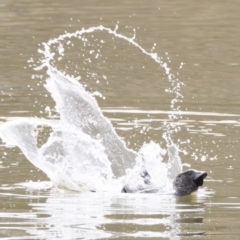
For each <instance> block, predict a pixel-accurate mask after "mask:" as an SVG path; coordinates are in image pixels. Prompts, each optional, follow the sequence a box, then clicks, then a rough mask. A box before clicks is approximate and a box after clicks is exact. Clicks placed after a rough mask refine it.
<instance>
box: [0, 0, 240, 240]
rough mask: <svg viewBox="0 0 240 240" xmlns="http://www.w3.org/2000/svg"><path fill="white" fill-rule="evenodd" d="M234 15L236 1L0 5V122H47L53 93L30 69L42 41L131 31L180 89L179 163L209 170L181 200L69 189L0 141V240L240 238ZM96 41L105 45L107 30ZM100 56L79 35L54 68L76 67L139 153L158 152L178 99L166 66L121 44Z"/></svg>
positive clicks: (23, 0)
mask: <svg viewBox="0 0 240 240" xmlns="http://www.w3.org/2000/svg"><path fill="white" fill-rule="evenodd" d="M239 11H240V2H238V1H216V0H213V1H189V0H187V1H176V0H174V1H166V0H164V1H156V0H153V1H144V0H138V1H126V0H123V1H115V0H114V1H112V0H111V1H110V0H105V1H96V0H95V1H93V0H82V1H77V0H68V1H46V0H38V1H29V0H18V1H13V0H2V1H1V2H0V121H1V122H5V121H9V120H12V119H15V118H18V117H44V118H48V117H49V116H48V113H47V111H45V108H46V107H47V106H50V107H53V106H54V103H53V100H52V98H51V97H50V96H49V95H48V93H47V91H46V89H45V88H44V86H43V84H44V81H41V79H37V78H34V76H32V75H34V74H35V71H34V70H33V66H34V64H37V60H38V59H39V58H40V57H41V55H40V53H39V52H38V49H39V48H40V49H41V48H42V45H41V43H42V42H47V41H48V40H49V39H50V38H54V37H57V36H59V35H60V34H63V33H64V32H65V31H67V32H75V31H76V30H80V29H82V28H89V27H92V26H99V25H104V26H105V27H109V28H112V29H114V28H115V26H116V24H118V32H119V33H121V34H123V35H126V36H128V37H131V36H133V34H134V32H135V33H136V38H135V41H136V42H138V43H139V44H141V46H142V47H144V48H145V49H148V50H149V51H150V50H151V49H152V47H153V46H154V44H156V46H155V49H154V51H155V52H157V53H158V54H159V56H161V57H162V58H163V61H164V62H168V65H169V67H170V68H171V71H172V72H173V73H174V74H175V76H177V78H179V79H180V81H181V82H183V83H184V84H185V86H183V87H182V90H181V94H182V95H183V102H182V103H181V104H179V105H180V108H181V110H182V113H181V118H178V119H177V120H176V123H177V124H179V126H180V127H181V131H179V132H177V133H175V134H174V135H173V136H172V138H173V142H174V143H176V144H179V146H180V148H181V149H183V150H185V151H186V152H187V153H188V154H186V153H184V152H182V153H180V157H181V159H182V162H183V163H185V164H186V166H185V167H184V168H185V169H187V168H188V166H190V167H191V168H196V169H199V170H205V171H207V172H208V177H207V179H206V180H205V183H204V187H205V190H204V191H203V190H200V191H199V192H198V193H197V194H194V195H192V196H187V197H182V198H176V197H174V196H172V195H154V194H153V195H148V194H142V195H141V194H134V195H128V194H126V195H124V194H120V193H119V194H110V193H78V192H71V191H67V190H66V189H54V188H51V187H49V179H48V178H47V176H46V175H45V174H44V173H42V172H41V171H39V170H38V169H36V168H35V167H34V166H33V165H31V163H30V162H28V160H27V159H26V158H25V157H24V155H23V154H22V153H21V152H20V150H19V149H17V148H6V147H5V145H4V143H1V146H0V157H1V159H0V237H1V238H2V239H133V238H134V239H145V238H149V239H151V238H152V239H154V238H155V239H206V238H207V239H222V240H223V239H240V224H239V222H240V189H239V188H240V184H239V182H240V174H239V173H240V167H239V158H238V156H239V153H240V148H239V139H240V136H239V127H240V109H239V106H240V94H239V89H240V79H239V75H240V74H239V73H240V69H239V64H240V60H239V59H240V58H239V57H240V41H239V39H240V31H239V27H240V15H239ZM94 37H97V38H98V39H100V38H101V39H103V40H104V41H106V42H108V39H107V36H105V35H104V34H103V33H98V35H97V36H93V38H94ZM108 37H109V36H108ZM113 47H115V48H114V50H113ZM96 48H97V47H96ZM103 51H104V56H105V58H104V59H103V62H102V65H101V66H99V65H97V64H95V63H92V64H90V63H86V62H83V61H82V58H81V56H82V54H84V53H83V46H82V45H78V43H77V41H76V43H75V45H74V48H72V51H71V50H69V52H67V51H66V56H67V58H66V62H63V63H62V65H61V66H60V68H62V69H65V70H66V71H67V72H68V73H70V74H74V71H77V72H80V73H81V76H82V81H83V83H84V84H87V89H88V90H89V91H90V90H91V89H93V88H96V90H98V91H99V92H101V93H103V94H104V95H105V96H106V99H105V100H103V99H101V98H97V100H98V103H99V105H100V107H101V109H102V111H103V113H104V115H105V116H107V117H108V118H109V119H110V120H111V121H112V124H113V126H114V127H115V129H116V131H117V133H118V134H119V136H121V137H122V138H123V139H124V140H125V141H126V143H127V144H128V146H129V147H131V148H133V149H134V150H139V148H140V147H141V146H142V144H143V143H144V142H149V141H151V140H153V141H155V142H158V143H160V144H161V146H163V147H164V144H165V141H164V139H163V138H162V134H163V125H164V122H166V121H169V117H168V115H169V114H170V111H172V108H171V107H170V102H171V100H172V99H173V98H174V94H171V93H168V92H166V89H167V88H170V89H171V84H170V83H169V81H168V79H167V77H166V74H165V73H164V71H163V69H161V68H160V67H159V66H158V65H156V64H155V63H154V62H153V61H151V60H150V59H149V58H147V57H146V56H144V55H142V54H141V53H140V52H137V51H133V49H132V48H131V47H129V46H128V45H127V44H125V43H123V42H121V41H120V40H119V41H116V42H115V44H114V46H108V45H107V46H106V47H105V48H104V50H103ZM33 63H34V64H33ZM182 63H184V65H183V66H182ZM31 65H32V66H31ZM181 66H182V67H181ZM89 72H96V76H98V77H100V76H102V75H104V76H107V79H108V81H109V82H110V83H111V84H109V85H104V84H101V83H100V84H96V79H94V78H93V77H92V76H91V75H89ZM44 77H45V76H44V73H43V80H44ZM93 90H94V89H93ZM29 181H34V182H38V181H39V184H40V185H41V189H38V187H36V185H34V186H35V188H28V187H27V188H26V187H24V186H23V185H21V184H19V183H23V182H29ZM42 182H43V183H42ZM44 182H46V187H45V189H44V188H43V187H42V186H43V185H44Z"/></svg>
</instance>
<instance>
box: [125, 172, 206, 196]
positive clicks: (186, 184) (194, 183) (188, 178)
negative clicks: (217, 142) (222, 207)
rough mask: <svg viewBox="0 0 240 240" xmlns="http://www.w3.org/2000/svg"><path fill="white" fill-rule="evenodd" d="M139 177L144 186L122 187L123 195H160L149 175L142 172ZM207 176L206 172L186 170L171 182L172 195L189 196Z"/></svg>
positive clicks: (159, 190)
mask: <svg viewBox="0 0 240 240" xmlns="http://www.w3.org/2000/svg"><path fill="white" fill-rule="evenodd" d="M141 176H142V177H143V178H144V184H143V185H139V186H138V187H137V188H131V186H129V185H126V186H124V187H123V189H122V192H124V193H161V189H159V188H157V187H155V186H154V185H153V184H152V183H151V179H150V175H149V174H148V172H146V171H144V172H143V174H141ZM206 176H207V173H206V172H202V171H197V170H187V171H185V172H182V173H180V174H178V176H177V177H176V178H175V180H174V182H173V188H174V190H175V192H174V193H173V194H175V195H177V196H185V195H189V194H191V193H192V192H194V191H197V190H198V187H199V186H202V185H203V179H204V178H205V177H206Z"/></svg>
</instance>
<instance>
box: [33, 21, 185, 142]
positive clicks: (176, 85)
mask: <svg viewBox="0 0 240 240" xmlns="http://www.w3.org/2000/svg"><path fill="white" fill-rule="evenodd" d="M117 29H118V25H116V27H115V29H114V30H112V29H111V28H107V27H104V26H102V25H100V26H97V27H90V28H88V29H84V28H82V30H78V31H76V32H74V33H67V32H66V33H65V34H62V35H60V36H59V37H57V38H53V39H50V40H49V41H48V42H47V43H43V46H44V50H41V49H39V50H38V52H39V53H41V54H43V55H44V58H43V59H42V60H41V65H40V66H38V67H35V68H34V70H41V69H43V68H44V67H47V68H48V69H50V68H52V66H51V64H50V61H51V60H53V58H54V55H55V53H52V52H51V45H53V44H59V42H60V41H63V40H65V39H66V38H69V39H70V38H72V37H76V38H77V37H78V36H81V35H83V34H86V33H92V32H95V31H98V30H99V31H106V32H108V33H109V34H112V35H114V36H115V37H117V38H120V39H124V40H125V41H128V42H129V43H131V44H132V45H134V46H135V47H137V48H138V49H139V50H140V51H142V53H144V54H146V55H148V56H150V57H151V58H152V59H153V60H154V61H155V62H156V63H158V64H159V65H160V67H162V68H163V69H164V70H165V74H166V75H167V78H168V81H169V82H170V83H172V85H173V88H172V89H173V90H171V91H170V92H174V93H175V95H176V96H175V98H174V99H172V101H171V104H170V107H171V108H172V110H174V111H180V108H179V107H177V108H175V106H174V105H175V103H177V102H180V101H181V100H180V99H182V98H183V96H182V95H181V94H180V90H181V85H183V83H182V82H180V81H179V80H178V79H177V78H175V76H174V74H172V73H171V72H170V68H169V67H168V65H167V63H164V62H163V61H162V60H161V57H159V56H158V54H157V53H152V52H148V51H146V50H145V49H144V48H142V47H141V46H140V45H139V44H138V43H137V42H136V41H135V34H136V33H135V32H134V36H133V37H132V38H129V37H126V36H124V35H122V34H120V33H117ZM59 54H60V55H63V53H60V52H59ZM178 116H179V114H178ZM168 117H169V120H170V121H175V120H176V118H179V117H176V115H175V114H169V115H168ZM165 129H166V133H165V134H164V136H163V137H164V138H165V139H166V141H167V144H168V145H171V144H172V140H171V134H172V133H173V132H174V131H175V132H177V131H179V130H180V128H179V127H177V126H176V125H175V124H174V123H170V124H165Z"/></svg>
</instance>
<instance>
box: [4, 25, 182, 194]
mask: <svg viewBox="0 0 240 240" xmlns="http://www.w3.org/2000/svg"><path fill="white" fill-rule="evenodd" d="M96 31H102V32H106V34H110V35H113V36H114V37H116V38H120V39H122V40H124V41H127V42H129V43H130V44H131V45H133V46H134V47H136V48H137V49H139V50H140V51H141V52H142V54H144V55H147V56H149V57H151V59H152V60H153V61H155V62H156V63H157V64H158V65H159V66H160V67H162V68H163V69H164V71H165V74H166V75H167V77H168V80H169V82H171V85H172V86H173V87H172V88H171V91H172V92H174V93H175V98H174V99H173V100H172V103H171V109H172V110H178V111H179V108H175V104H176V103H178V102H180V101H181V98H182V96H181V94H180V89H181V85H182V83H181V82H179V80H178V79H176V78H175V76H174V75H173V74H172V73H171V72H170V68H169V67H168V66H167V64H166V63H164V62H163V60H162V58H161V57H159V56H158V54H157V53H153V52H148V51H146V50H145V49H144V48H143V47H141V46H140V45H139V44H138V43H137V42H136V41H135V35H134V37H133V38H128V37H126V36H124V35H122V34H120V33H117V27H116V28H115V30H112V29H110V28H105V27H103V26H98V27H91V28H89V29H82V30H80V31H76V32H74V33H65V34H63V35H60V36H59V37H57V38H54V39H50V40H49V41H48V42H47V43H43V47H44V49H43V50H39V52H40V53H41V54H42V55H43V58H42V59H41V60H40V64H39V66H37V67H35V70H36V71H38V70H43V69H45V68H46V73H47V75H48V78H47V79H46V84H45V87H46V89H47V91H48V92H49V93H50V94H51V96H52V98H53V99H54V101H55V103H56V107H55V108H56V110H57V112H58V113H59V115H60V120H59V121H54V122H53V121H50V120H42V119H34V120H33V119H24V120H22V119H19V120H17V121H13V122H8V123H5V124H3V125H2V126H1V129H0V136H1V138H2V139H3V141H5V142H6V143H7V144H8V145H14V146H18V147H19V148H20V149H21V150H22V152H23V153H24V155H25V156H26V158H27V159H28V160H29V161H30V162H32V163H33V164H34V165H35V166H37V167H38V168H39V169H41V170H42V171H43V172H45V173H46V174H47V175H48V177H49V178H50V179H51V180H52V181H53V183H54V184H55V185H61V186H64V187H67V188H70V189H73V190H78V191H81V190H86V189H87V190H94V191H95V190H96V191H97V190H100V191H101V190H113V188H115V190H117V191H119V190H120V188H121V187H122V184H123V183H125V182H126V181H129V179H134V181H137V184H138V181H141V178H138V177H136V176H137V175H139V171H141V169H142V168H143V167H144V168H145V169H147V171H149V172H150V174H151V176H152V181H153V183H154V184H156V185H157V186H159V187H162V188H163V189H165V188H166V186H168V184H169V182H170V179H172V178H174V177H175V176H176V175H177V174H178V173H179V172H181V170H182V165H181V160H180V158H179V157H178V151H177V149H176V147H175V146H174V145H173V144H172V141H171V134H172V132H173V131H178V129H177V127H176V125H174V124H171V125H168V124H167V125H166V133H165V139H166V141H167V144H168V146H169V149H168V154H169V163H168V165H167V164H166V163H164V162H163V161H162V155H161V154H162V150H161V148H160V146H158V145H156V144H154V143H150V144H148V145H147V147H146V145H145V146H144V147H143V149H142V150H141V151H140V154H139V153H137V152H135V151H133V150H131V149H128V148H127V147H126V145H125V143H124V142H123V141H122V140H121V139H120V138H119V136H118V135H117V133H116V132H115V130H114V128H113V127H112V125H111V123H110V121H109V120H108V119H107V118H106V117H104V116H103V114H102V112H101V109H100V108H99V106H98V104H97V102H96V100H95V98H94V97H93V96H92V95H91V94H90V93H88V92H87V91H86V90H85V88H84V87H83V86H82V85H81V83H80V82H78V80H77V78H74V77H70V76H69V75H67V74H66V73H63V72H61V71H60V70H58V69H57V68H56V67H55V66H54V63H55V62H56V59H55V58H54V57H55V53H54V51H53V49H52V48H53V46H54V49H55V50H56V49H57V52H58V55H59V56H60V57H59V58H58V59H57V60H58V61H60V60H61V59H62V58H64V54H65V50H64V47H63V44H62V42H63V41H68V45H70V43H71V39H72V38H76V39H80V38H82V36H83V35H84V34H89V33H94V32H96ZM86 41H87V40H86ZM169 118H170V120H176V119H175V118H176V116H175V115H173V114H172V115H169ZM38 125H41V126H43V125H44V126H48V127H50V128H51V131H52V132H51V134H50V136H49V138H48V140H47V142H46V143H45V144H43V145H42V146H40V147H37V144H36V142H37V136H35V135H34V129H35V128H36V127H37V126H38ZM148 149H150V150H148ZM151 151H153V154H152V152H151ZM142 156H143V158H144V161H143V162H142ZM126 174H127V176H126ZM167 176H168V177H167ZM139 179H140V180H139ZM131 181H132V180H131Z"/></svg>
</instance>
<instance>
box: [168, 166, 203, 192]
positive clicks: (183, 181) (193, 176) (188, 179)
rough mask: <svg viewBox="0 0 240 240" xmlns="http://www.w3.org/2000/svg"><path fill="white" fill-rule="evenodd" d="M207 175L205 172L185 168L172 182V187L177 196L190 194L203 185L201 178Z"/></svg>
mask: <svg viewBox="0 0 240 240" xmlns="http://www.w3.org/2000/svg"><path fill="white" fill-rule="evenodd" d="M206 176H207V173H206V172H201V171H196V170H187V171H185V172H183V173H180V174H179V175H178V176H177V177H176V178H175V180H174V182H173V188H174V189H175V191H176V193H175V194H176V195H177V196H184V195H188V194H191V193H192V192H194V191H197V190H198V187H200V186H202V185H203V180H204V178H205V177H206Z"/></svg>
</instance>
